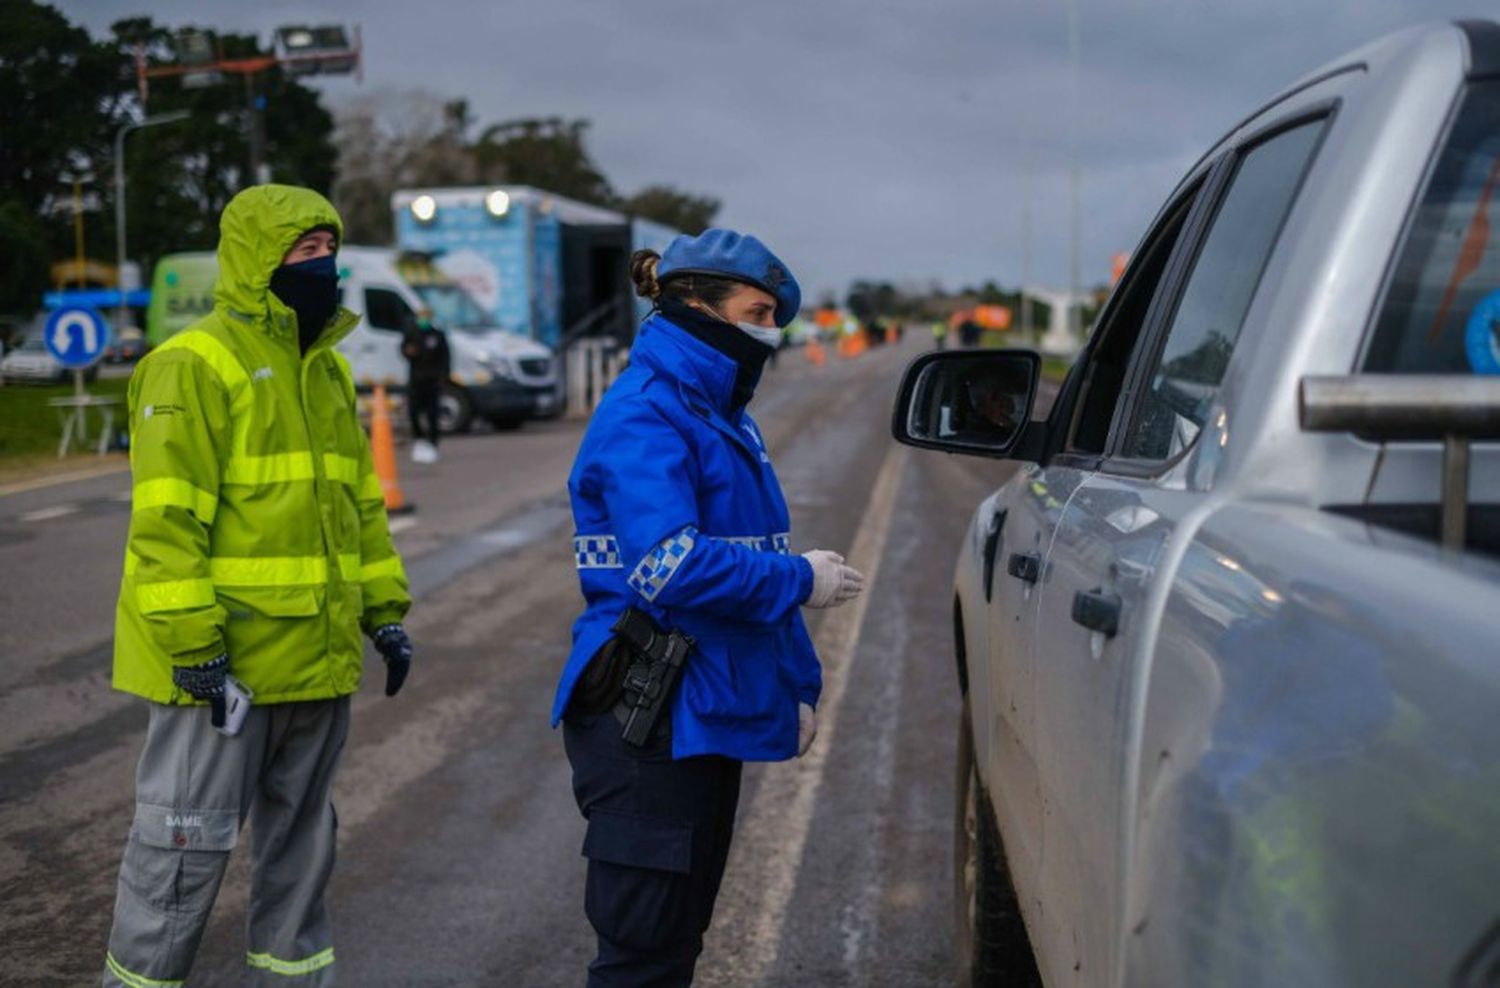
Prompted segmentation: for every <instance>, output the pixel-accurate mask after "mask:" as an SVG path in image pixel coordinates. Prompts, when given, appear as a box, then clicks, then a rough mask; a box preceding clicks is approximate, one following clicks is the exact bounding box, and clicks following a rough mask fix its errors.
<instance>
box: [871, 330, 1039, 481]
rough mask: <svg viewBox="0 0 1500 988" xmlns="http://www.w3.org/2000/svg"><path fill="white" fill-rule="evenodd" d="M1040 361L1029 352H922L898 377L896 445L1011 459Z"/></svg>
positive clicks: (893, 421)
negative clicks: (899, 379)
mask: <svg viewBox="0 0 1500 988" xmlns="http://www.w3.org/2000/svg"><path fill="white" fill-rule="evenodd" d="M1041 368H1042V358H1041V357H1039V356H1038V355H1037V354H1036V353H1034V352H1032V351H1030V350H954V351H937V352H935V353H927V354H923V355H922V356H920V357H918V358H917V359H916V360H914V361H912V363H911V365H910V366H909V367H907V368H906V373H905V374H904V375H903V376H902V378H901V387H900V390H899V391H898V392H897V396H896V407H895V412H894V414H893V415H892V418H891V434H892V435H893V436H894V437H895V439H896V441H897V442H901V443H905V444H906V445H908V446H916V447H919V448H921V449H940V450H944V451H946V452H949V453H966V454H968V455H971V456H992V457H996V458H1002V459H1003V458H1006V457H1009V456H1012V455H1013V454H1014V453H1015V452H1016V450H1017V447H1018V445H1019V444H1020V442H1021V438H1022V436H1023V435H1024V434H1025V433H1026V431H1027V429H1026V426H1027V423H1028V422H1029V421H1030V415H1031V406H1032V402H1033V401H1034V400H1035V399H1036V389H1037V381H1038V380H1039V379H1040V376H1041Z"/></svg>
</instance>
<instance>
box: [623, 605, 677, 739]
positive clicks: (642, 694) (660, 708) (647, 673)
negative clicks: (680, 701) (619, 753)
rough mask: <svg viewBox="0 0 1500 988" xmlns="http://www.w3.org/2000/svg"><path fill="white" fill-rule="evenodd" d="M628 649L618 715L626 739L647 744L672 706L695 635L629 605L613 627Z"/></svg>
mask: <svg viewBox="0 0 1500 988" xmlns="http://www.w3.org/2000/svg"><path fill="white" fill-rule="evenodd" d="M611 630H612V631H613V632H614V634H615V638H616V640H618V641H619V642H620V643H621V644H622V645H623V646H624V647H625V649H626V650H627V651H628V653H629V655H630V658H631V661H630V663H629V664H628V665H627V666H626V668H625V678H624V681H623V683H622V684H621V687H622V688H621V692H620V698H619V701H618V703H616V705H615V712H616V715H617V716H619V717H620V718H621V720H622V721H623V723H624V729H623V730H622V731H621V734H620V736H621V737H622V738H623V739H624V740H625V743H626V744H628V745H631V746H632V747H636V748H644V747H645V746H646V745H647V743H648V742H649V741H650V740H651V738H652V736H653V735H654V734H655V733H656V729H657V726H658V725H659V724H662V723H663V722H664V719H665V718H666V716H667V712H668V711H669V710H670V709H671V708H670V706H669V705H670V703H671V701H672V693H673V690H674V689H675V688H676V686H677V681H678V679H679V678H681V676H682V667H683V665H684V664H685V663H686V662H687V657H688V655H689V654H690V653H691V652H692V650H693V643H694V642H693V638H692V636H690V635H685V634H683V633H682V632H680V631H667V630H663V629H662V628H661V627H659V626H658V625H657V623H656V622H655V621H653V620H652V619H651V618H650V617H649V616H648V615H647V614H646V613H645V612H643V611H638V610H636V609H635V608H634V607H627V608H626V609H625V612H624V613H623V614H621V615H620V618H619V620H618V621H616V622H615V624H614V627H613V628H612V629H611Z"/></svg>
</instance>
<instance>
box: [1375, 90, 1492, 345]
mask: <svg viewBox="0 0 1500 988" xmlns="http://www.w3.org/2000/svg"><path fill="white" fill-rule="evenodd" d="M1497 183H1500V82H1480V83H1475V84H1473V85H1471V86H1470V87H1469V91H1468V92H1467V93H1466V94H1465V96H1464V98H1463V105H1462V107H1461V108H1460V109H1459V112H1458V115H1457V117H1456V118H1455V119H1454V122H1453V126H1452V128H1451V130H1450V131H1449V134H1448V138H1447V140H1446V142H1445V144H1444V146H1443V149H1442V152H1441V153H1440V155H1439V156H1438V160H1437V165H1436V167H1435V168H1434V169H1433V171H1432V176H1431V177H1430V178H1429V179H1428V182H1427V188H1426V190H1425V191H1424V192H1423V194H1422V199H1421V202H1420V204H1419V205H1418V206H1417V208H1416V210H1415V212H1414V213H1413V215H1412V218H1411V221H1410V225H1409V227H1408V229H1407V233H1406V242H1405V245H1404V246H1403V247H1402V248H1401V254H1400V259H1399V260H1398V261H1397V263H1396V267H1395V269H1394V271H1393V272H1392V274H1391V279H1390V284H1389V286H1388V288H1387V289H1386V296H1385V301H1384V304H1382V305H1381V307H1380V315H1379V317H1378V318H1377V320H1376V323H1375V330H1374V332H1373V334H1372V335H1371V337H1370V344H1369V347H1368V349H1367V351H1366V354H1365V360H1364V370H1365V371H1367V372H1369V373H1376V374H1500V244H1496V243H1494V242H1493V241H1494V240H1495V237H1494V233H1493V228H1492V227H1491V223H1493V222H1497V221H1500V215H1497V207H1496V205H1495V202H1494V200H1495V198H1496V185H1497Z"/></svg>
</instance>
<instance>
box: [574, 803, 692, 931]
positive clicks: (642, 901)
mask: <svg viewBox="0 0 1500 988" xmlns="http://www.w3.org/2000/svg"><path fill="white" fill-rule="evenodd" d="M692 854H693V827H692V824H690V823H679V822H677V821H674V820H661V819H654V818H651V817H642V816H635V815H633V814H629V813H620V812H618V811H614V810H605V809H598V808H595V809H594V810H593V811H592V812H591V813H590V814H589V823H588V832H587V833H586V834H585V835H584V838H583V855H584V857H586V858H588V859H589V873H588V881H587V885H586V888H585V891H584V912H585V913H587V915H588V918H589V922H590V923H591V924H592V925H593V927H594V930H595V931H596V932H597V933H598V934H599V935H600V936H602V937H604V938H605V939H607V940H610V941H612V942H613V943H616V944H618V945H620V946H622V947H625V948H627V949H630V950H656V949H659V948H661V947H664V946H666V945H668V944H671V943H674V942H676V941H678V940H681V939H683V937H684V936H691V935H693V934H694V933H696V932H697V930H696V928H695V927H694V924H693V890H692V885H691V878H690V877H689V872H690V870H691V865H692Z"/></svg>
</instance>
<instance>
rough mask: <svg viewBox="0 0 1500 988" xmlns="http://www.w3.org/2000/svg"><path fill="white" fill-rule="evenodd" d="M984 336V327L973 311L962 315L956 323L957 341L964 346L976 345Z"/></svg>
mask: <svg viewBox="0 0 1500 988" xmlns="http://www.w3.org/2000/svg"><path fill="white" fill-rule="evenodd" d="M983 336H984V327H983V326H981V325H979V322H978V320H976V319H975V318H974V315H973V313H970V314H969V315H967V316H965V317H964V321H963V322H961V323H959V325H958V341H959V342H960V343H961V344H963V345H964V346H966V347H976V346H978V345H979V341H980V339H981V338H982V337H983Z"/></svg>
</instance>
